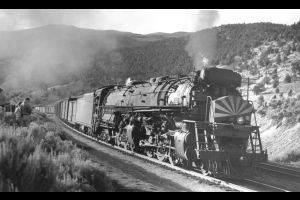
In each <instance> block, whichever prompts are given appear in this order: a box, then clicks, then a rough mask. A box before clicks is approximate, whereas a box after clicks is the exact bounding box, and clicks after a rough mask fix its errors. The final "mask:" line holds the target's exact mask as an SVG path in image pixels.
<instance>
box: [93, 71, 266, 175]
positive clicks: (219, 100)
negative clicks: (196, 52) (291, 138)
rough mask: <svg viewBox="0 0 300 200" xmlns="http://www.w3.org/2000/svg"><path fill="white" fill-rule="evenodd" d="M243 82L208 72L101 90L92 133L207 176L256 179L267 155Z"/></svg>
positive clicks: (230, 75)
mask: <svg viewBox="0 0 300 200" xmlns="http://www.w3.org/2000/svg"><path fill="white" fill-rule="evenodd" d="M241 80H242V78H241V75H240V74H239V73H236V72H234V71H231V70H227V69H219V68H203V69H202V70H201V71H196V72H194V73H193V75H191V76H183V75H170V76H163V77H156V78H151V79H150V80H149V81H133V82H131V83H130V84H129V85H110V86H105V87H101V88H99V89H97V90H96V91H95V93H94V98H95V99H94V109H93V110H94V111H93V112H94V113H93V122H92V124H93V128H92V132H93V134H94V135H96V136H97V138H99V139H101V140H105V141H109V142H111V143H112V144H114V145H118V146H121V147H123V148H125V149H129V150H132V151H136V152H140V153H145V154H147V155H148V156H149V157H156V158H157V159H159V160H162V161H167V160H169V162H170V163H171V164H173V165H183V166H184V167H186V168H190V167H192V166H193V167H196V168H199V169H200V170H201V171H202V173H203V174H211V175H213V176H224V175H225V176H234V177H245V176H248V175H253V173H255V171H256V168H257V166H258V164H259V163H260V162H265V161H266V160H267V153H266V152H265V151H263V149H262V144H261V140H260V133H259V127H258V126H253V125H251V118H253V114H254V107H253V103H252V102H251V101H248V100H245V99H243V98H242V96H241V94H240V92H239V91H238V90H237V88H239V87H241ZM254 118H255V115H254ZM255 121H256V120H255ZM255 123H256V122H255Z"/></svg>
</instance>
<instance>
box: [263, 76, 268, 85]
mask: <svg viewBox="0 0 300 200" xmlns="http://www.w3.org/2000/svg"><path fill="white" fill-rule="evenodd" d="M262 82H263V83H265V84H270V77H268V76H266V77H264V78H263V81H262Z"/></svg>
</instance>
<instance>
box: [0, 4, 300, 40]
mask: <svg viewBox="0 0 300 200" xmlns="http://www.w3.org/2000/svg"><path fill="white" fill-rule="evenodd" d="M298 21H300V9H286V10H284V9H234V10H232V9H221V10H214V9H210V10H199V9H188V10H186V9H177V10H176V9H168V10H164V9H159V10H155V9H144V10H130V9H106V10H105V9H104V10H94V9H79V10H72V9H0V31H16V30H23V29H29V28H35V27H39V26H44V25H47V24H65V25H73V26H76V27H79V28H87V29H96V30H118V31H124V32H132V33H138V34H149V33H156V32H163V33H174V32H179V31H184V32H196V31H199V30H202V29H205V28H210V27H215V26H220V25H222V24H224V25H225V24H237V23H246V24H248V23H256V22H271V23H276V24H286V25H291V24H293V23H295V22H296V23H297V22H298Z"/></svg>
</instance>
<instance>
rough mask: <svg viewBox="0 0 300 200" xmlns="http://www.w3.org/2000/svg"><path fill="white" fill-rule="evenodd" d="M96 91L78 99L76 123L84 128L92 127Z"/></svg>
mask: <svg viewBox="0 0 300 200" xmlns="http://www.w3.org/2000/svg"><path fill="white" fill-rule="evenodd" d="M93 100H94V93H93V92H91V93H87V94H84V95H83V96H82V97H79V98H78V99H77V103H76V104H77V106H76V116H75V123H76V126H77V127H78V126H81V127H82V128H84V130H87V129H91V128H92V112H93Z"/></svg>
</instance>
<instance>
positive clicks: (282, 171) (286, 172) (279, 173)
mask: <svg viewBox="0 0 300 200" xmlns="http://www.w3.org/2000/svg"><path fill="white" fill-rule="evenodd" d="M260 168H261V170H262V171H264V173H266V174H268V175H272V176H276V177H280V178H287V179H288V180H293V181H296V182H299V183H300V169H297V168H293V167H285V166H280V165H277V164H272V163H261V164H260Z"/></svg>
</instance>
